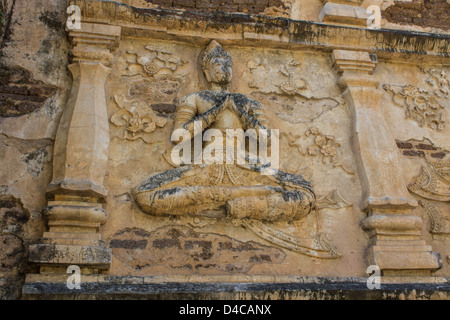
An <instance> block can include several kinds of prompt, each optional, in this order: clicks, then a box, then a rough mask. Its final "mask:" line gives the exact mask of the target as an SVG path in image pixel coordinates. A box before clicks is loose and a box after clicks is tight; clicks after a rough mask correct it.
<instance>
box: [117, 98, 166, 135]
mask: <svg viewBox="0 0 450 320" xmlns="http://www.w3.org/2000/svg"><path fill="white" fill-rule="evenodd" d="M115 101H116V103H117V105H118V106H119V107H120V108H121V109H120V110H119V111H117V112H116V113H114V114H113V115H112V117H111V122H112V123H113V124H115V125H116V126H121V127H124V128H125V130H124V134H123V135H124V136H123V138H124V139H127V140H136V139H139V138H142V139H143V140H144V141H146V139H145V137H144V136H143V135H144V134H146V133H152V132H153V131H155V129H156V127H160V128H162V127H164V126H165V125H166V123H167V119H165V118H162V117H159V116H157V115H156V114H155V113H154V112H153V110H151V109H150V108H149V107H148V106H147V104H145V103H144V102H138V101H133V102H131V103H129V102H128V103H127V101H125V99H124V98H123V97H117V96H115ZM125 104H129V106H130V108H126V107H125V106H123V105H125ZM141 104H145V108H144V106H141ZM128 109H129V110H128ZM143 110H144V112H146V113H147V114H144V115H143ZM146 142H147V141H146Z"/></svg>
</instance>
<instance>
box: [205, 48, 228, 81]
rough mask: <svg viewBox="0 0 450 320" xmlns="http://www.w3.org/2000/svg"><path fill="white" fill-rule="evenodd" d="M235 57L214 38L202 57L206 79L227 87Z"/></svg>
mask: <svg viewBox="0 0 450 320" xmlns="http://www.w3.org/2000/svg"><path fill="white" fill-rule="evenodd" d="M232 68H233V58H232V57H231V55H230V54H229V53H228V52H226V51H225V50H224V49H223V48H222V46H221V45H220V44H219V43H218V42H217V41H215V40H213V41H212V42H211V43H210V44H209V46H208V47H207V48H206V50H205V52H204V53H203V57H202V69H203V72H204V73H205V77H206V80H207V81H208V82H209V83H214V84H217V85H219V86H220V87H226V86H228V84H229V83H230V82H231V77H232Z"/></svg>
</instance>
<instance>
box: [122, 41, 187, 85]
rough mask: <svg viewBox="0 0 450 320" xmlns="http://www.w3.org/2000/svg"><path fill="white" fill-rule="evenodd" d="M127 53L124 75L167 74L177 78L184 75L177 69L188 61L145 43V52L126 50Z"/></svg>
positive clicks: (160, 75) (155, 76)
mask: <svg viewBox="0 0 450 320" xmlns="http://www.w3.org/2000/svg"><path fill="white" fill-rule="evenodd" d="M127 54H128V59H127V63H128V66H127V70H126V73H125V75H126V76H135V75H143V76H145V77H154V78H159V77H162V76H166V77H167V76H169V77H173V78H177V79H179V78H183V77H184V76H185V75H186V74H183V73H180V72H177V71H179V70H178V69H180V68H181V67H183V66H184V65H186V64H187V63H188V61H187V60H185V59H183V58H178V57H176V56H174V55H173V54H172V52H170V51H168V50H166V49H164V48H159V47H157V46H154V45H147V46H146V47H145V53H140V52H132V51H127Z"/></svg>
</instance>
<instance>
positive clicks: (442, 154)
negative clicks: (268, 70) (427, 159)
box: [431, 152, 447, 159]
mask: <svg viewBox="0 0 450 320" xmlns="http://www.w3.org/2000/svg"><path fill="white" fill-rule="evenodd" d="M446 155H447V154H446V153H445V152H436V153H432V154H431V157H433V158H436V159H444V158H445V156H446Z"/></svg>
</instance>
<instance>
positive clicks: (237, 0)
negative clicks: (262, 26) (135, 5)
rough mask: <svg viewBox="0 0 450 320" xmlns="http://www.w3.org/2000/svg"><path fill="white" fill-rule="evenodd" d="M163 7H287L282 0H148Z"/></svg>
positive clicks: (252, 11)
mask: <svg viewBox="0 0 450 320" xmlns="http://www.w3.org/2000/svg"><path fill="white" fill-rule="evenodd" d="M146 1H147V2H149V3H153V4H157V5H159V6H160V7H162V8H174V9H187V10H199V11H218V10H220V11H224V12H244V13H249V14H259V13H263V12H264V10H265V9H266V8H269V7H278V8H280V9H285V8H284V5H283V2H282V1H281V0H146Z"/></svg>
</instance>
